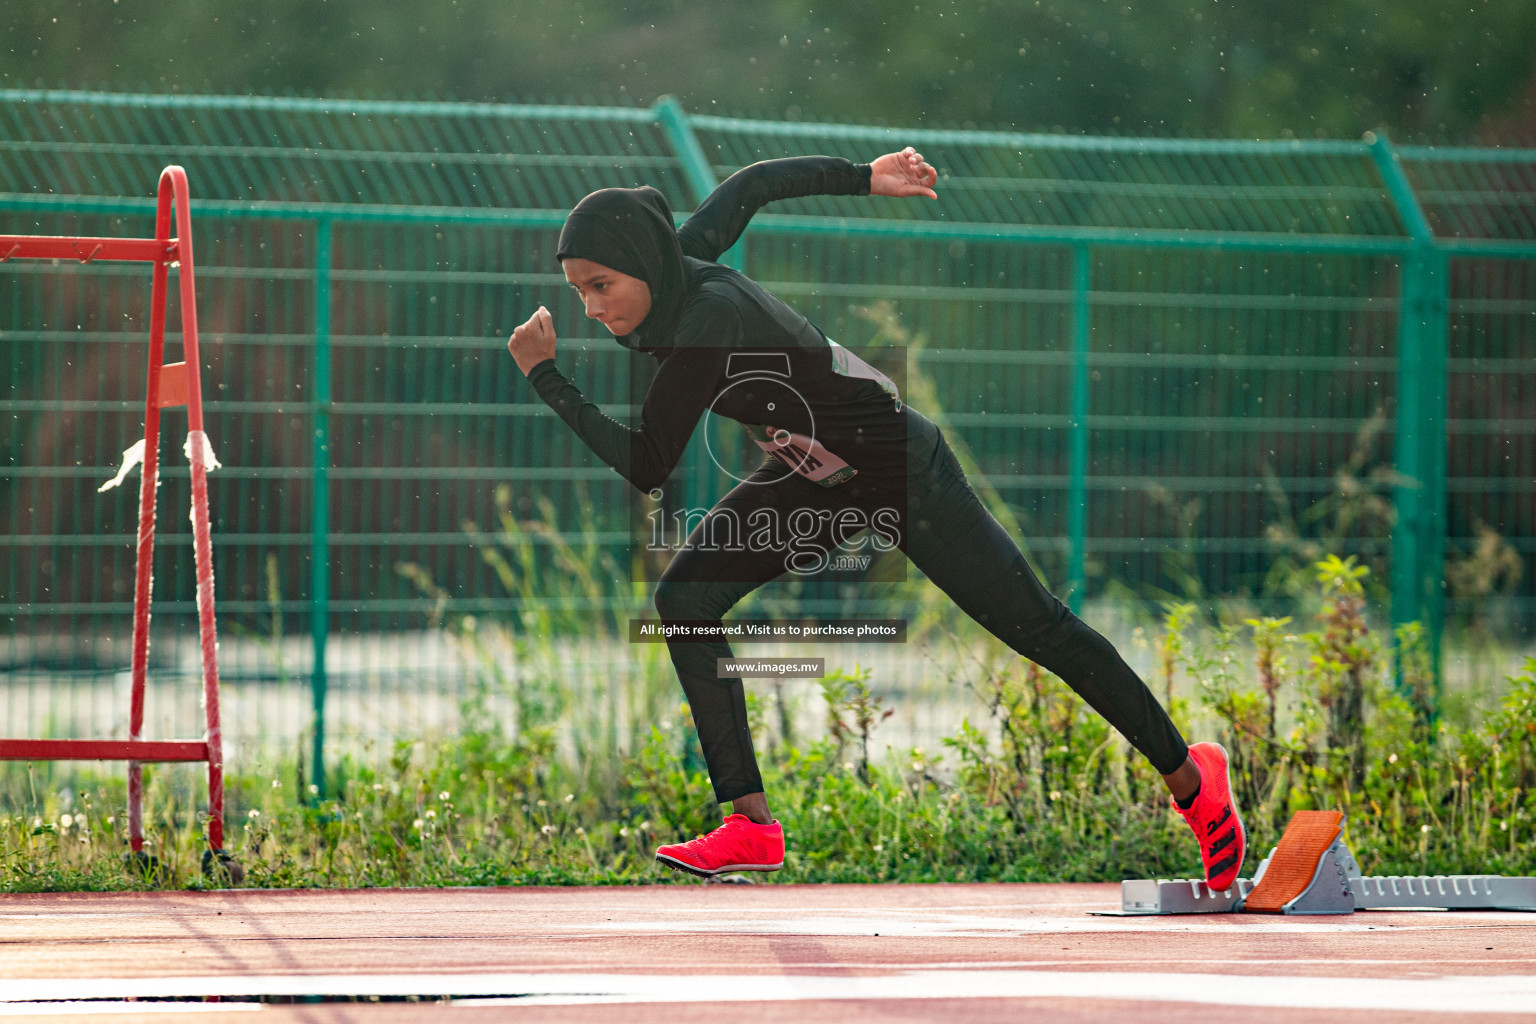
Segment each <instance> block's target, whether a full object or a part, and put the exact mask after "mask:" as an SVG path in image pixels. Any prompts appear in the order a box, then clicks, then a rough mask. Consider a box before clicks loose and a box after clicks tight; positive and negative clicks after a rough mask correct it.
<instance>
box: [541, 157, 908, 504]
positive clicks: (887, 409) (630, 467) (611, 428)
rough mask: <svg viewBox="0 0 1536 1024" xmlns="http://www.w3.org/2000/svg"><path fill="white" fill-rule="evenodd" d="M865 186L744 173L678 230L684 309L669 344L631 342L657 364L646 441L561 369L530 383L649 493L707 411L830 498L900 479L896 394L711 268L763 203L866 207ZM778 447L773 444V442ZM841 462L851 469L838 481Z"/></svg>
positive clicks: (809, 168) (729, 274)
mask: <svg viewBox="0 0 1536 1024" xmlns="http://www.w3.org/2000/svg"><path fill="white" fill-rule="evenodd" d="M869 181H870V167H869V165H868V164H854V163H851V162H849V161H847V160H843V159H840V158H835V157H795V158H790V159H784V160H766V161H763V162H761V163H756V164H753V165H751V166H750V167H746V168H743V169H742V170H740V171H738V172H736V173H735V174H733V175H732V176H731V177H730V178H728V179H727V180H726V181H724V182H722V183H721V184H720V186H719V187H718V188H716V189H715V190H714V192H712V193H710V195H709V197H708V199H706V200H705V201H704V203H703V204H701V205H700V206H699V208H698V209H697V210H696V211H695V212H694V214H693V215H692V216H691V217H689V218H688V220H687V222H686V223H684V224H683V226H682V227H680V228H679V229H678V239H679V241H680V242H681V243H682V249H683V254H684V257H685V258H684V264H685V268H684V270H685V276H686V277H687V279H688V299H687V301H686V303H685V305H684V306H683V309H682V311H681V313H680V315H679V317H678V319H677V326H676V329H675V330H674V332H673V334H672V337H671V338H649V337H647V338H644V339H637V338H635V337H634V336H630V337H628V338H625V339H623V341H624V342H625V343H627V344H629V345H630V346H632V347H643V348H644V349H645V350H648V351H651V352H652V354H653V355H654V356H655V357H656V358H657V359H658V360H659V364H660V365H659V366H658V367H657V371H656V376H655V378H654V379H653V380H652V381H651V385H650V388H649V390H648V391H647V393H646V396H645V402H644V404H643V406H642V409H641V413H640V426H639V428H638V429H635V428H631V427H628V426H626V425H624V424H622V423H619V422H618V421H617V420H614V419H613V418H611V417H609V416H608V415H606V414H605V413H603V411H602V410H601V409H599V408H598V407H597V406H596V405H595V404H593V403H592V402H590V401H588V400H587V399H586V398H585V397H584V396H583V395H582V393H581V391H580V390H579V389H578V388H577V387H576V386H575V385H574V384H572V383H571V382H570V381H569V380H568V379H567V378H566V377H565V375H564V374H562V373H561V372H560V370H559V368H558V367H557V366H556V365H555V361H554V360H553V359H546V360H544V361H543V362H540V363H539V364H538V365H536V366H535V367H533V369H532V370H531V371H529V374H528V381H529V383H530V384H532V385H533V387H534V389H535V390H536V391H537V392H538V394H539V396H540V397H541V398H542V399H543V400H544V401H545V402H546V403H548V405H549V406H550V408H552V409H554V410H555V412H556V413H558V414H559V415H560V417H561V418H562V419H564V420H565V422H566V423H567V424H569V425H570V427H571V429H572V430H574V431H575V432H576V434H577V436H578V437H580V438H581V439H582V441H583V442H585V443H586V445H587V446H588V447H589V448H591V449H592V451H593V452H595V453H596V454H597V456H598V457H599V458H600V459H602V460H603V461H604V462H605V463H607V464H608V465H609V466H612V467H613V468H614V469H615V470H617V471H618V472H619V473H620V474H621V475H622V476H623V477H624V478H625V479H626V480H628V481H629V482H630V483H631V484H633V485H634V486H635V487H638V488H639V489H641V490H642V491H649V490H651V489H652V488H655V487H659V486H660V485H661V484H662V482H663V481H665V480H666V479H667V477H668V476H669V475H670V474H671V473H672V470H673V469H674V468H675V467H676V465H677V463H678V460H679V459H680V458H681V457H682V454H683V450H684V449H685V448H686V447H687V444H688V440H689V438H690V437H691V436H692V434H693V429H694V427H695V425H696V424H697V423H698V421H699V419H700V417H701V416H703V415H704V413H705V411H706V410H710V409H712V410H713V411H714V412H715V413H716V414H719V415H723V416H727V417H729V418H731V419H735V420H738V421H739V422H741V423H743V424H746V425H748V429H749V433H752V434H753V436H754V439H755V440H757V441H758V442H759V444H760V445H762V446H763V447H764V450H765V451H766V452H768V453H769V454H770V455H775V456H777V457H778V458H779V459H780V460H781V462H783V463H784V465H785V466H786V467H787V468H788V469H792V470H797V471H798V472H799V473H800V474H801V475H802V476H805V477H806V478H808V479H811V480H813V481H815V482H817V483H820V484H822V485H823V486H840V485H842V484H843V483H845V482H846V481H847V480H849V479H851V478H852V477H853V476H855V475H859V476H862V477H864V479H863V480H861V481H860V485H861V486H860V488H859V489H861V490H862V489H863V485H867V484H875V483H876V482H877V480H879V479H894V478H895V477H896V476H898V475H900V474H901V473H902V472H904V470H905V455H904V452H905V438H906V426H905V422H904V417H903V416H902V414H901V409H902V406H901V402H900V400H899V397H897V396H896V395H895V394H894V387H893V386H892V385H891V384H890V382H889V381H888V380H881V379H876V378H877V377H878V376H879V375H878V374H876V375H871V374H869V373H868V372H867V368H862V367H861V366H860V364H859V361H858V360H857V359H853V360H851V362H852V366H853V368H852V369H850V367H849V358H848V354H847V353H846V352H845V351H841V350H839V349H838V348H837V347H836V346H834V345H832V344H831V343H830V342H829V341H828V340H827V338H826V336H825V335H824V334H822V332H821V330H820V329H819V328H817V327H816V325H815V324H813V323H811V322H810V321H809V320H807V319H806V318H805V317H804V316H802V315H801V314H800V313H798V312H796V311H795V310H793V309H791V308H790V307H789V306H787V305H786V304H785V303H784V302H782V301H781V300H779V299H778V298H777V297H775V296H774V295H772V294H770V293H769V292H767V291H766V290H764V289H763V288H761V287H760V286H759V285H757V284H756V283H755V282H754V281H752V280H751V279H750V278H748V277H746V276H745V275H743V274H741V273H738V272H737V271H735V270H733V269H731V268H730V267H726V266H722V265H720V264H719V263H715V262H713V261H714V260H716V259H718V258H719V256H720V254H721V253H723V252H724V251H725V250H726V249H729V248H730V247H731V245H732V244H734V243H735V241H736V240H737V239H738V238H739V237H740V236H741V233H742V231H744V230H745V229H746V226H747V223H748V222H749V221H750V220H751V219H752V216H753V214H755V213H756V212H757V211H758V210H759V209H760V208H762V207H763V206H765V205H766V204H768V203H770V202H773V201H774V200H778V199H789V198H794V197H797V196H807V195H866V194H868V192H869ZM834 353H836V354H835V355H834ZM786 385H787V387H786ZM770 410H771V411H770ZM774 436H776V437H777V441H771V440H770V438H771V437H774ZM810 438H814V440H815V441H816V442H819V447H818V446H816V445H811V444H809V443H808V439H810ZM765 442H766V443H765ZM791 453H792V454H791ZM823 463H827V464H828V465H823ZM841 463H846V464H847V466H848V467H849V468H848V469H840V470H836V471H835V472H829V466H830V467H834V468H835V467H837V466H838V465H840V464H841ZM850 470H851V471H850Z"/></svg>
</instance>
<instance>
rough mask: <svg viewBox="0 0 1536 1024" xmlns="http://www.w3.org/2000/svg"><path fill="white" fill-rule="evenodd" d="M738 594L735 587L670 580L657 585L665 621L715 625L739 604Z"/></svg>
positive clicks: (658, 605)
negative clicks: (713, 623)
mask: <svg viewBox="0 0 1536 1024" xmlns="http://www.w3.org/2000/svg"><path fill="white" fill-rule="evenodd" d="M737 599H738V594H737V592H736V589H735V588H734V587H726V586H721V585H719V584H715V583H690V582H688V581H686V580H669V579H667V578H666V577H665V576H663V577H662V579H661V582H659V583H657V584H656V596H655V598H654V601H655V604H656V613H657V614H658V615H660V616H661V617H662V618H663V619H671V620H680V619H703V620H706V621H710V622H713V621H714V620H715V619H718V618H720V617H721V616H722V615H724V614H725V613H726V612H728V611H730V609H731V606H732V605H734V604H735V603H736V601H737Z"/></svg>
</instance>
